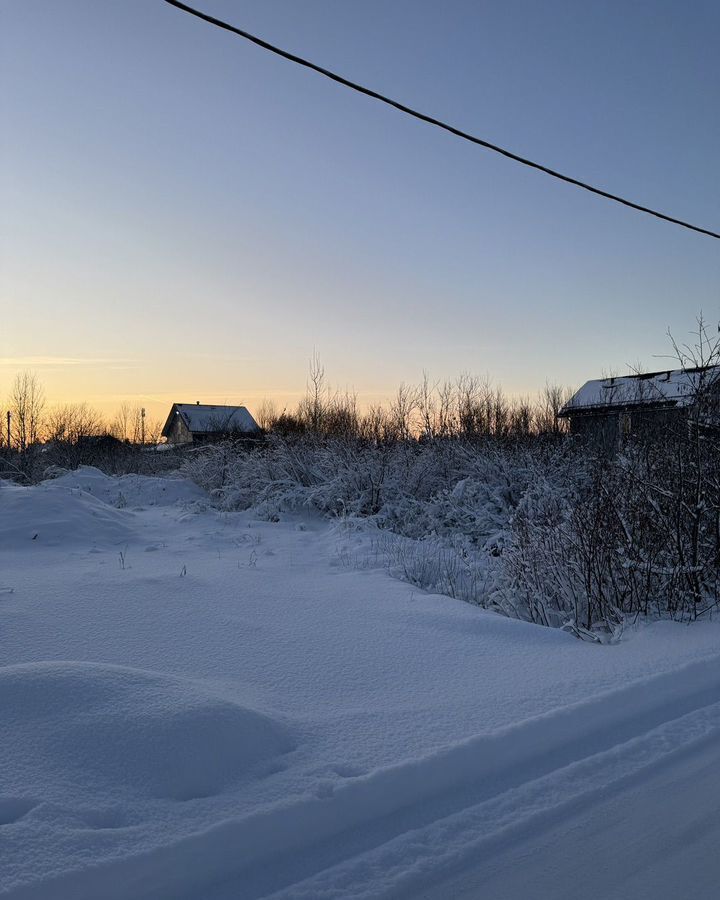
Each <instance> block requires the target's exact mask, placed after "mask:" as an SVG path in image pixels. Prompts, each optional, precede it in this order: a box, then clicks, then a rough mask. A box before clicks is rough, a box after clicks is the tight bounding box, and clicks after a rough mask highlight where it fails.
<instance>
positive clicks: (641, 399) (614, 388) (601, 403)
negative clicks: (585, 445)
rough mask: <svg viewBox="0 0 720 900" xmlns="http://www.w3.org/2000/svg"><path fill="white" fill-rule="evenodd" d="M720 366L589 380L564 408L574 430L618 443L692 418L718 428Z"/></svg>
mask: <svg viewBox="0 0 720 900" xmlns="http://www.w3.org/2000/svg"><path fill="white" fill-rule="evenodd" d="M719 407H720V365H712V366H697V367H695V368H683V369H669V370H666V371H664V372H649V373H642V374H638V375H625V376H621V377H617V376H613V377H610V378H599V379H596V380H594V381H587V382H586V383H585V384H584V385H583V386H582V387H581V388H580V390H579V391H577V392H576V393H575V394H574V395H573V396H572V398H571V399H570V400H569V401H568V402H567V403H566V404H565V406H564V407H563V408H562V409H561V410H560V413H559V415H560V416H561V417H562V418H565V419H569V421H570V431H571V433H573V434H579V435H583V436H585V437H589V438H591V439H593V440H597V441H599V442H602V443H605V444H608V445H613V446H615V445H617V443H618V442H619V441H620V440H621V439H622V438H623V437H624V436H627V435H630V434H638V433H641V432H648V431H651V430H652V429H657V428H659V427H667V426H669V425H678V424H680V423H682V422H683V421H689V420H690V418H691V415H692V414H693V413H699V415H698V416H694V417H693V418H694V419H696V420H697V422H698V423H699V424H702V425H706V426H708V427H717V426H718V424H720V421H719V420H718V409H719Z"/></svg>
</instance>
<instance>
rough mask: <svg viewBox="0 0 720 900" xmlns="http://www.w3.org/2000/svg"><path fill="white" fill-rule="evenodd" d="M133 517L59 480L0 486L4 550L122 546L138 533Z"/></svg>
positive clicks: (0, 536)
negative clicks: (60, 483) (29, 484)
mask: <svg viewBox="0 0 720 900" xmlns="http://www.w3.org/2000/svg"><path fill="white" fill-rule="evenodd" d="M133 534H134V531H133V527H132V516H131V514H130V513H127V512H124V511H122V510H118V509H113V508H112V507H110V506H108V505H107V503H103V502H102V501H101V500H98V499H96V498H95V497H93V496H91V495H88V494H85V493H82V492H81V491H72V490H68V489H67V488H63V487H61V486H59V485H57V484H55V483H54V482H44V483H43V484H40V485H36V486H34V487H17V486H16V485H10V484H2V485H0V549H2V550H19V549H23V548H26V549H30V548H31V547H40V546H44V547H59V546H63V547H73V546H78V545H80V546H82V545H85V546H92V547H96V546H106V547H107V546H117V545H120V544H124V543H126V542H127V541H128V540H130V539H131V538H132V537H133Z"/></svg>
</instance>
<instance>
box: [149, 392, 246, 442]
mask: <svg viewBox="0 0 720 900" xmlns="http://www.w3.org/2000/svg"><path fill="white" fill-rule="evenodd" d="M260 433H261V429H260V427H259V425H258V424H257V422H256V421H255V419H253V417H252V416H251V415H250V413H249V412H248V410H247V408H246V407H244V406H213V405H211V404H208V403H199V402H198V403H173V405H172V409H171V410H170V414H169V415H168V417H167V420H166V422H165V425H164V426H163V430H162V436H163V437H164V438H165V439H166V440H167V442H168V444H195V443H202V442H207V441H216V440H222V439H224V438H243V437H258V436H259V435H260Z"/></svg>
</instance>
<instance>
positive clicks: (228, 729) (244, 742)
mask: <svg viewBox="0 0 720 900" xmlns="http://www.w3.org/2000/svg"><path fill="white" fill-rule="evenodd" d="M0 697H2V709H3V722H4V730H5V734H6V738H5V740H4V749H3V768H4V777H3V784H4V789H5V790H6V791H7V790H8V787H9V788H10V791H9V792H10V793H12V796H13V797H14V798H16V799H15V803H16V804H17V803H18V802H19V799H18V798H21V797H23V796H25V794H26V793H27V792H32V793H33V794H34V795H35V796H36V798H37V797H38V795H40V796H46V795H48V794H52V792H53V786H54V785H58V784H64V783H65V784H67V783H68V782H69V783H77V784H82V785H83V790H88V789H89V790H90V791H97V792H98V793H101V794H105V795H111V796H115V797H117V796H118V795H123V794H124V795H131V796H138V795H139V796H143V797H149V798H168V799H173V800H189V799H192V798H197V797H207V796H210V795H213V794H216V793H218V792H219V791H221V790H223V788H225V787H226V786H227V785H229V784H231V783H234V782H237V781H238V780H239V779H241V778H242V777H243V776H245V775H246V774H247V773H249V772H250V771H251V770H252V769H253V767H255V766H257V765H258V764H261V763H267V762H268V761H271V760H272V759H274V758H275V757H277V756H279V755H281V754H283V753H287V752H288V751H290V750H292V749H293V748H294V746H295V743H294V740H293V737H292V734H291V732H290V731H289V730H288V728H287V727H286V726H285V725H284V724H282V723H281V722H279V721H277V720H275V719H273V718H271V717H270V716H269V715H267V714H261V713H258V712H255V711H254V710H252V709H247V708H245V707H244V706H241V705H239V704H237V703H234V702H231V701H229V700H226V699H223V698H221V697H218V696H216V695H214V694H213V693H211V692H210V691H208V689H207V688H204V687H201V686H199V685H197V684H194V683H193V682H191V681H189V680H187V679H182V678H172V677H169V676H166V675H160V674H158V673H155V672H147V671H142V670H139V669H131V668H125V667H121V666H108V665H100V664H89V663H77V662H47V663H30V664H26V665H18V666H7V667H5V668H3V669H0ZM41 782H42V783H41Z"/></svg>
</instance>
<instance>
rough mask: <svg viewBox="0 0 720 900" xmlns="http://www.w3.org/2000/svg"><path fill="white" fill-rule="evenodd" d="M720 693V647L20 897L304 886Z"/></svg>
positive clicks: (238, 893) (245, 891)
mask: <svg viewBox="0 0 720 900" xmlns="http://www.w3.org/2000/svg"><path fill="white" fill-rule="evenodd" d="M718 701H720V658H713V659H710V660H705V661H702V662H699V663H693V664H690V665H688V666H685V667H683V668H681V669H677V670H675V671H673V672H669V673H664V674H662V675H657V676H653V677H651V678H648V679H644V680H641V681H638V682H634V683H632V684H630V685H629V686H628V687H626V688H623V689H620V690H616V691H612V692H608V693H605V694H602V695H598V696H596V697H594V698H591V699H589V700H587V701H584V702H581V703H576V704H573V705H571V706H568V707H564V708H562V709H559V710H556V711H555V712H552V713H548V714H546V715H543V716H538V717H536V718H532V719H528V720H525V721H523V722H520V723H518V724H516V725H513V726H510V727H508V728H504V729H502V730H500V731H497V732H493V733H490V734H483V735H479V736H477V737H474V738H470V739H468V740H466V741H463V742H462V743H459V744H455V745H452V746H451V747H449V748H447V749H445V750H443V751H440V752H438V753H435V754H433V755H431V756H428V757H425V758H421V759H417V760H409V761H405V762H402V763H399V764H397V765H394V766H390V767H386V768H383V769H378V770H376V771H374V772H372V773H370V774H369V775H366V776H362V777H359V778H355V779H352V780H348V781H347V782H344V783H341V784H340V785H339V786H337V787H336V788H335V789H334V791H333V792H330V793H329V794H326V793H323V795H322V796H312V795H311V796H305V797H301V798H299V799H296V800H294V801H292V802H289V803H287V804H283V805H281V806H275V807H272V808H270V809H268V810H265V811H261V812H258V813H256V814H254V815H251V816H247V817H245V818H240V819H233V820H227V821H224V822H219V823H218V824H217V825H215V826H213V827H212V828H209V829H206V830H204V831H202V832H198V833H196V834H194V835H191V836H189V837H186V838H183V839H181V840H179V841H176V842H175V843H172V844H168V845H165V846H161V847H155V848H151V849H150V850H148V851H147V852H146V853H144V854H137V855H133V856H129V857H125V858H123V859H120V860H117V861H114V862H112V863H107V864H105V865H100V866H96V867H91V868H86V869H82V870H78V871H75V872H70V873H67V874H66V875H64V876H61V877H59V878H56V879H52V880H48V881H46V882H39V883H35V884H32V885H28V886H27V887H24V888H21V889H19V890H16V891H15V892H13V894H12V897H13V898H17V900H30V898H32V900H45V898H53V900H57V898H59V897H65V896H67V897H72V898H73V900H83V898H87V900H90V898H92V900H95V898H97V897H98V896H102V897H103V898H104V900H126V898H133V900H142V898H157V897H159V896H162V897H164V898H186V897H187V898H193V900H198V898H199V897H208V898H210V897H218V898H220V897H224V896H226V894H225V886H226V888H227V896H228V897H230V896H232V897H235V898H237V897H242V898H244V900H256V898H260V897H264V896H267V895H269V894H273V893H275V892H282V891H283V890H286V889H288V888H290V887H291V886H295V888H296V889H297V890H298V891H301V890H303V888H302V887H301V885H300V884H299V882H302V881H305V880H307V879H310V878H312V877H314V876H317V875H318V873H321V872H323V871H324V870H329V869H332V868H333V867H336V866H339V865H340V864H344V863H346V862H347V861H348V860H352V859H356V858H359V857H361V855H362V854H367V853H369V852H372V851H375V850H377V848H382V847H384V846H385V845H388V846H390V845H391V842H393V841H394V840H397V839H398V838H399V836H402V835H408V834H410V833H412V832H418V831H420V830H422V829H425V828H427V827H428V826H431V825H433V824H434V823H439V822H440V823H442V822H443V821H444V820H451V819H452V818H453V817H458V816H459V815H460V816H461V814H462V813H463V812H464V811H466V810H469V809H471V808H478V807H480V806H481V805H482V807H483V808H484V809H486V810H488V809H491V807H490V806H488V805H487V804H488V801H494V802H500V800H501V798H503V797H506V798H507V797H508V796H510V792H512V791H518V790H521V789H523V788H524V787H525V786H528V785H531V784H534V783H536V782H538V781H541V780H543V779H546V778H547V777H548V776H552V775H553V773H558V772H561V771H564V770H568V769H569V768H570V769H571V768H572V766H573V765H577V764H584V765H585V766H586V767H590V768H592V766H593V765H594V758H595V757H597V756H598V754H603V753H608V752H610V751H613V748H619V747H622V745H625V744H627V743H628V742H631V741H633V740H635V739H639V738H642V736H648V734H649V733H651V732H655V731H658V730H659V731H663V727H662V726H667V725H668V723H676V722H677V721H678V720H682V719H683V718H684V717H687V716H688V715H691V714H693V713H699V715H698V719H699V720H702V721H705V717H704V716H703V715H702V711H703V710H705V708H713V707H714V704H716V703H717V702H718ZM713 715H714V713H713ZM711 718H712V717H711ZM713 722H714V719H713ZM706 726H707V723H706ZM679 727H680V726H679ZM681 727H684V726H682V725H681ZM713 727H714V725H713ZM671 730H672V733H673V734H675V731H674V730H673V729H671ZM651 736H652V735H651ZM618 752H619V751H618ZM438 863H439V859H438ZM397 874H398V875H399V873H397ZM351 880H352V879H351ZM328 889H329V887H328ZM290 895H291V894H290V893H287V896H290ZM292 895H293V896H294V895H295V894H294V893H293V894H292ZM346 895H347V896H354V894H346ZM297 896H302V894H300V893H298V894H297ZM306 896H311V895H306ZM315 896H318V895H315ZM319 896H322V895H319ZM328 896H332V894H329V895H328ZM358 896H361V895H360V894H358Z"/></svg>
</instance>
